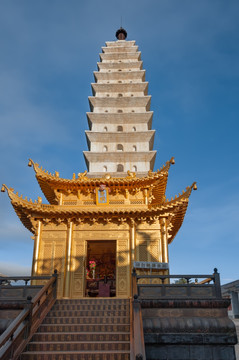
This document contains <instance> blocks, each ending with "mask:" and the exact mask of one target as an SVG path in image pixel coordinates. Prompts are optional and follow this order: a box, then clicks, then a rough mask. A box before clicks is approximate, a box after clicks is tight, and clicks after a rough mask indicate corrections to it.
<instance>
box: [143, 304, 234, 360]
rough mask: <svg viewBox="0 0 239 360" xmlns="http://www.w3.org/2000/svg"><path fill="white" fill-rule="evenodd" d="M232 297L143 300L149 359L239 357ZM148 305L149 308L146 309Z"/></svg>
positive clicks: (210, 359) (219, 359)
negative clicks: (230, 307) (230, 312)
mask: <svg viewBox="0 0 239 360" xmlns="http://www.w3.org/2000/svg"><path fill="white" fill-rule="evenodd" d="M229 303H230V302H229V301H228V300H200V299H194V300H193V301H192V300H191V301H190V300H159V301H157V303H156V302H155V301H154V307H151V308H150V307H149V304H148V303H146V302H145V303H144V301H143V303H142V316H143V324H144V338H145V349H146V358H147V360H156V359H167V360H194V359H197V360H235V359H236V356H235V349H234V345H235V344H236V343H237V335H236V329H235V325H234V323H233V322H232V320H230V319H229V318H228V315H227V307H228V305H229ZM144 306H145V307H147V308H144Z"/></svg>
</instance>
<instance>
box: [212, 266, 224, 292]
mask: <svg viewBox="0 0 239 360" xmlns="http://www.w3.org/2000/svg"><path fill="white" fill-rule="evenodd" d="M213 276H214V286H215V295H216V297H217V298H219V299H221V297H222V293H221V284H220V275H219V273H218V271H217V268H214V273H213Z"/></svg>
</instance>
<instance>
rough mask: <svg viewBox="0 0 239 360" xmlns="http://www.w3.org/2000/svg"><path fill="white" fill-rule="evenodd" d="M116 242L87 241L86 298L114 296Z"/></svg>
mask: <svg viewBox="0 0 239 360" xmlns="http://www.w3.org/2000/svg"><path fill="white" fill-rule="evenodd" d="M115 294H116V241H115V240H107V241H102V240H93V241H92V240H91V241H87V261H86V296H92V297H95V296H99V297H101V296H115Z"/></svg>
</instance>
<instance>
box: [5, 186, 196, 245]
mask: <svg viewBox="0 0 239 360" xmlns="http://www.w3.org/2000/svg"><path fill="white" fill-rule="evenodd" d="M3 187H4V188H5V189H6V190H7V192H8V195H9V197H10V199H11V203H12V206H13V208H14V210H15V211H16V214H17V215H18V217H19V219H20V220H21V222H22V223H23V225H24V226H25V227H26V228H27V229H28V230H30V231H31V232H32V233H34V234H36V231H37V224H38V222H39V221H41V222H42V223H43V224H44V223H45V224H49V223H50V222H53V223H55V224H58V225H60V224H61V223H67V222H73V223H75V224H76V225H80V224H83V223H89V224H92V223H93V224H95V223H99V224H101V223H103V224H104V223H107V224H108V223H110V222H115V223H119V224H122V223H125V222H129V221H132V220H133V221H134V222H135V223H138V224H141V223H146V224H154V223H157V222H160V219H162V220H163V219H164V220H165V219H167V242H168V243H171V242H172V240H173V239H174V237H175V235H176V234H177V232H178V230H179V229H180V227H181V225H182V223H183V219H184V216H185V213H186V210H187V206H188V200H189V196H190V194H191V191H192V189H193V188H194V187H195V183H193V184H192V185H191V186H190V187H188V188H187V190H186V191H185V192H183V193H182V194H179V196H178V197H177V196H176V197H175V199H172V200H171V201H169V200H164V201H162V203H161V204H151V203H149V204H145V203H140V199H136V198H135V197H134V204H132V203H131V204H130V203H129V204H128V205H127V204H126V203H124V202H123V201H121V203H120V202H119V201H118V204H117V206H116V203H115V202H113V203H112V204H109V205H108V206H103V207H99V206H96V203H95V202H92V204H90V201H88V203H87V204H82V205H77V204H76V203H75V204H74V203H73V201H71V202H68V204H64V205H47V204H42V201H41V198H38V201H35V202H32V200H30V201H28V200H27V199H25V200H24V199H23V197H22V195H21V196H19V195H18V193H14V190H13V189H9V188H8V187H7V186H6V185H3ZM119 188H121V186H119V187H118V191H121V192H122V190H121V189H119ZM93 196H94V197H95V193H94V195H93ZM113 196H114V195H111V197H113Z"/></svg>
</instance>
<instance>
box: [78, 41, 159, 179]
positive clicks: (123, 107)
mask: <svg viewBox="0 0 239 360" xmlns="http://www.w3.org/2000/svg"><path fill="white" fill-rule="evenodd" d="M100 59H101V62H99V63H98V64H97V65H98V71H95V72H94V77H95V83H94V84H92V93H93V96H90V97H89V103H90V110H91V112H90V113H87V117H88V122H89V128H90V130H89V131H86V138H87V143H88V148H89V151H85V152H84V156H85V160H86V165H87V168H88V170H89V176H90V177H92V176H95V177H100V176H101V174H102V173H104V172H106V173H110V174H114V173H120V174H122V175H124V174H125V173H126V172H127V171H128V170H129V171H134V172H136V173H144V174H147V172H148V171H149V170H153V167H154V162H155V157H156V151H154V150H153V142H154V131H153V130H151V124H152V115H153V113H152V112H151V111H150V100H151V96H148V95H147V93H148V83H147V82H145V70H142V61H140V52H139V51H138V47H137V46H136V45H135V42H134V41H126V40H118V41H115V42H106V46H105V47H102V54H100Z"/></svg>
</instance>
